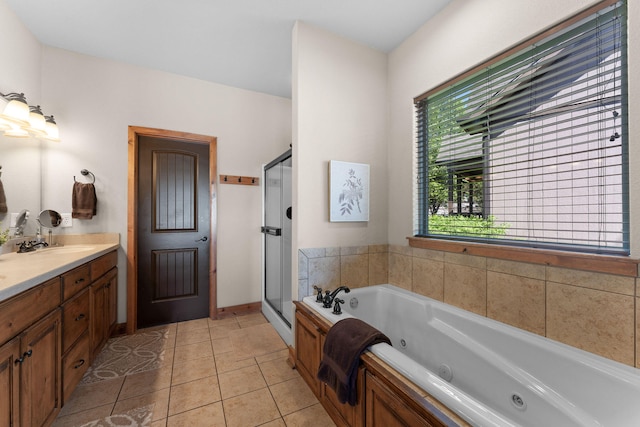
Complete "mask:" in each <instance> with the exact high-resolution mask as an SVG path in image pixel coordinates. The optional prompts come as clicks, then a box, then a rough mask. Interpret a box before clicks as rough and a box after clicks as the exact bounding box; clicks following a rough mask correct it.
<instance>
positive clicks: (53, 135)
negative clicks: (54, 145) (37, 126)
mask: <svg viewBox="0 0 640 427" xmlns="http://www.w3.org/2000/svg"><path fill="white" fill-rule="evenodd" d="M44 119H45V136H44V139H48V140H49V141H55V142H60V133H59V131H58V125H57V124H56V121H55V120H54V118H53V116H44Z"/></svg>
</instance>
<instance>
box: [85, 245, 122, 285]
mask: <svg viewBox="0 0 640 427" xmlns="http://www.w3.org/2000/svg"><path fill="white" fill-rule="evenodd" d="M116 264H118V253H117V252H116V251H113V252H109V253H108V254H106V255H102V256H101V257H100V258H98V259H96V260H94V261H91V280H92V281H95V280H96V279H98V278H100V277H101V276H102V275H104V274H105V273H106V272H107V271H109V270H111V269H112V268H113V267H115V266H116Z"/></svg>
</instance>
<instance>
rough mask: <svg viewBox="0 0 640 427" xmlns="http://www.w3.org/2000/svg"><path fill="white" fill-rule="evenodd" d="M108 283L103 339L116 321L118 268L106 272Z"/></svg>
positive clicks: (112, 328) (109, 332)
mask: <svg viewBox="0 0 640 427" xmlns="http://www.w3.org/2000/svg"><path fill="white" fill-rule="evenodd" d="M107 277H108V278H109V283H107V285H106V286H107V290H106V293H107V295H106V299H107V309H106V313H105V314H106V316H107V330H106V331H105V339H107V340H108V339H109V337H110V336H111V332H113V330H114V329H115V327H116V322H117V321H118V269H117V268H114V269H112V270H111V271H110V272H109V273H108V274H107Z"/></svg>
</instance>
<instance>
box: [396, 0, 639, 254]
mask: <svg viewBox="0 0 640 427" xmlns="http://www.w3.org/2000/svg"><path fill="white" fill-rule="evenodd" d="M595 3H597V2H596V1H593V0H592V1H578V0H528V1H506V0H454V1H453V2H451V3H450V4H449V6H447V7H446V8H445V9H443V10H442V11H441V12H440V13H439V14H438V15H437V16H435V17H434V18H433V19H431V20H429V21H428V22H427V23H425V24H424V25H423V26H422V27H421V28H420V29H419V30H418V31H417V32H416V33H414V34H413V35H412V36H411V37H409V38H408V39H407V40H405V41H404V42H403V43H402V44H401V45H400V46H399V47H398V48H396V49H395V50H394V51H393V52H391V54H390V55H389V135H390V137H389V144H388V150H389V182H391V183H394V191H390V192H389V204H388V209H389V243H392V244H398V245H404V244H406V237H407V236H411V235H412V234H413V231H414V224H413V211H412V210H413V196H414V188H413V187H414V186H413V183H414V182H415V180H414V178H413V177H414V175H413V171H412V169H413V164H414V129H415V124H414V111H413V98H414V97H415V96H418V95H420V94H422V93H424V92H426V91H427V90H429V89H431V88H434V87H436V86H437V85H439V84H441V83H443V82H444V81H446V80H448V79H450V78H452V77H454V76H456V75H457V74H460V73H462V72H463V71H465V70H467V69H470V68H472V67H473V66H475V65H477V64H479V63H481V62H484V61H485V60H487V59H489V58H491V57H493V56H495V55H496V54H498V53H500V52H502V51H504V50H506V49H507V48H509V47H511V46H513V45H515V44H517V43H519V42H521V41H523V40H525V39H527V38H529V37H530V36H532V35H534V34H537V33H539V32H540V31H542V30H544V29H546V28H548V27H550V26H552V25H553V24H556V23H558V22H560V21H562V20H564V19H566V18H568V17H570V16H572V15H574V14H575V13H577V12H578V11H580V10H582V9H584V8H586V7H588V6H590V5H593V4H595ZM639 13H640V8H638V5H637V2H636V3H634V2H633V1H630V2H629V14H630V19H629V22H630V24H629V27H630V30H629V34H630V37H629V39H630V42H629V76H630V78H629V100H630V103H629V104H630V105H629V117H630V118H631V120H630V122H631V123H630V129H629V133H630V141H629V146H630V155H631V165H632V167H631V168H630V169H631V176H630V181H631V191H630V195H631V213H632V230H631V231H632V236H633V235H634V233H633V231H634V229H637V228H636V227H634V225H637V224H638V223H639V222H640V215H638V214H636V215H634V213H636V212H639V210H638V209H639V208H640V198H639V197H638V195H637V194H638V190H640V172H638V171H634V167H633V165H634V164H638V162H639V161H640V152H639V150H640V148H638V147H637V145H638V143H637V142H636V141H637V139H638V136H636V135H637V132H635V131H634V127H635V126H637V125H635V123H634V120H633V117H634V110H635V109H637V105H638V103H639V102H640V101H638V100H640V98H639V96H638V95H640V93H639V91H638V88H637V85H636V84H635V81H634V79H633V76H634V75H637V72H634V70H636V69H638V59H640V57H638V56H637V55H636V52H637V48H636V46H640V44H639V43H638V42H637V41H636V40H637V38H638V35H637V34H636V32H637V31H634V30H635V28H634V24H636V26H637V24H638V23H640V16H639ZM634 48H635V49H634ZM635 169H636V170H637V168H635ZM632 256H634V257H638V256H640V239H632Z"/></svg>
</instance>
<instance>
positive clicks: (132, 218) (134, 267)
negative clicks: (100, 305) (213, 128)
mask: <svg viewBox="0 0 640 427" xmlns="http://www.w3.org/2000/svg"><path fill="white" fill-rule="evenodd" d="M140 136H150V137H155V138H165V139H172V140H174V141H184V142H190V143H198V144H208V145H209V205H210V206H209V207H210V212H211V218H210V222H211V235H210V238H209V254H210V255H209V317H210V318H211V319H215V318H216V314H217V311H218V310H217V309H218V305H217V304H218V300H217V280H216V272H217V267H216V259H217V253H216V249H217V240H218V239H217V236H218V233H217V211H216V201H217V188H216V176H217V158H218V151H217V143H218V138H217V137H215V136H208V135H199V134H195V133H187V132H178V131H171V130H166V129H154V128H147V127H139V126H129V141H128V145H129V147H128V148H129V150H128V151H129V165H128V166H129V167H128V186H127V188H128V196H127V205H128V209H127V334H132V333H134V332H135V331H136V330H137V329H138V259H137V258H138V234H137V231H138V219H137V218H138V217H137V213H138V205H137V203H138V149H139V146H138V138H139V137H140Z"/></svg>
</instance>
